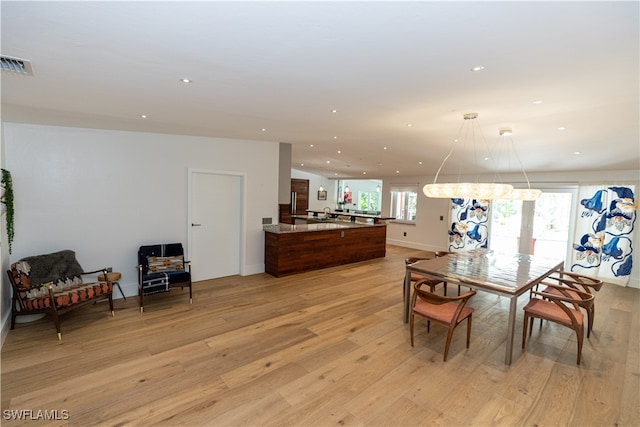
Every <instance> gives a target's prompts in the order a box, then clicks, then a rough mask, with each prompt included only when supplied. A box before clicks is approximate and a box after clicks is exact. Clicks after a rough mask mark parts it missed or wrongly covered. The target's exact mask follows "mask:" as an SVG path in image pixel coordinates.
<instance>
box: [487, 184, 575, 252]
mask: <svg viewBox="0 0 640 427" xmlns="http://www.w3.org/2000/svg"><path fill="white" fill-rule="evenodd" d="M574 194H575V190H570V189H569V190H558V189H554V190H543V192H542V195H541V196H540V198H538V199H537V200H535V201H525V202H523V201H522V200H493V201H492V202H491V223H490V229H489V247H490V248H491V249H494V250H496V251H500V252H513V251H516V252H520V253H525V254H531V255H535V254H537V255H544V256H547V257H553V258H560V259H567V256H568V254H569V249H570V248H569V241H570V240H569V236H571V234H572V230H571V227H572V225H571V218H572V215H573V213H572V212H573V208H574V206H573V203H572V200H573V199H574Z"/></svg>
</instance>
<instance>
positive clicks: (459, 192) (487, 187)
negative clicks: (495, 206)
mask: <svg viewBox="0 0 640 427" xmlns="http://www.w3.org/2000/svg"><path fill="white" fill-rule="evenodd" d="M476 118H478V113H467V114H465V115H464V122H463V123H462V126H461V127H460V132H459V133H458V138H456V139H455V140H454V143H453V144H452V145H451V150H450V151H449V154H447V156H446V157H445V158H444V160H443V161H442V164H441V165H440V168H438V172H437V173H436V176H435V178H434V180H433V184H427V185H425V186H424V187H423V188H422V192H423V193H424V194H425V196H427V197H433V198H443V199H482V200H491V199H502V198H504V197H506V196H507V195H508V194H510V193H511V192H512V191H513V185H511V184H503V183H496V182H447V183H438V182H437V181H438V176H439V175H440V172H441V171H442V168H443V167H444V165H445V163H446V162H447V160H449V158H450V157H451V155H452V154H453V151H454V149H455V144H456V142H458V141H459V136H460V134H461V133H462V131H463V130H465V128H466V130H467V133H469V132H470V133H471V134H472V136H473V145H474V151H475V149H476V147H475V145H476V141H475V130H474V122H472V121H473V120H475V119H476ZM485 144H486V143H485Z"/></svg>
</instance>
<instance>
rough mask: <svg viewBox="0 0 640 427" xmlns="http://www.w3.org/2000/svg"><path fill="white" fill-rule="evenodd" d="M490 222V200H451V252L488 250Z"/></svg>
mask: <svg viewBox="0 0 640 427" xmlns="http://www.w3.org/2000/svg"><path fill="white" fill-rule="evenodd" d="M488 221H489V200H476V199H451V228H450V229H449V252H464V251H469V250H471V249H477V248H486V247H487V242H488V237H489V228H488Z"/></svg>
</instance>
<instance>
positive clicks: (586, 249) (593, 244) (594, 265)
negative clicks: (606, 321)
mask: <svg viewBox="0 0 640 427" xmlns="http://www.w3.org/2000/svg"><path fill="white" fill-rule="evenodd" d="M634 189H635V188H634V186H604V185H603V186H584V187H580V190H579V197H578V200H579V201H580V204H579V205H578V209H577V215H576V234H575V236H574V242H573V250H572V256H571V264H570V269H571V271H574V272H576V273H580V274H585V275H588V276H592V277H597V278H599V279H601V280H603V281H605V282H607V283H616V284H619V285H627V284H628V283H629V278H630V276H631V267H632V266H633V242H632V233H633V228H634V225H635V221H636V215H637V208H638V206H637V202H636V200H635V197H634Z"/></svg>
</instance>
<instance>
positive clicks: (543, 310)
mask: <svg viewBox="0 0 640 427" xmlns="http://www.w3.org/2000/svg"><path fill="white" fill-rule="evenodd" d="M557 281H558V284H551V283H548V284H547V287H546V288H545V289H544V290H543V291H532V292H531V299H530V300H529V302H528V303H527V305H526V306H525V307H524V322H523V329H522V348H523V349H524V348H525V344H526V339H527V324H528V325H529V336H531V331H532V329H533V320H534V319H535V318H538V319H541V320H549V321H551V322H555V323H557V324H559V325H562V326H566V327H567V328H570V329H572V330H573V331H575V333H576V338H577V340H578V358H577V364H578V365H579V364H580V359H581V357H582V342H583V339H584V315H583V314H582V310H581V308H584V309H586V310H587V312H588V311H589V310H590V308H591V306H593V298H594V297H593V295H592V294H589V293H587V292H583V291H579V290H576V289H574V288H572V287H570V286H568V285H567V284H566V283H564V282H565V280H563V279H557ZM551 290H553V292H551ZM541 327H542V325H541Z"/></svg>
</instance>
